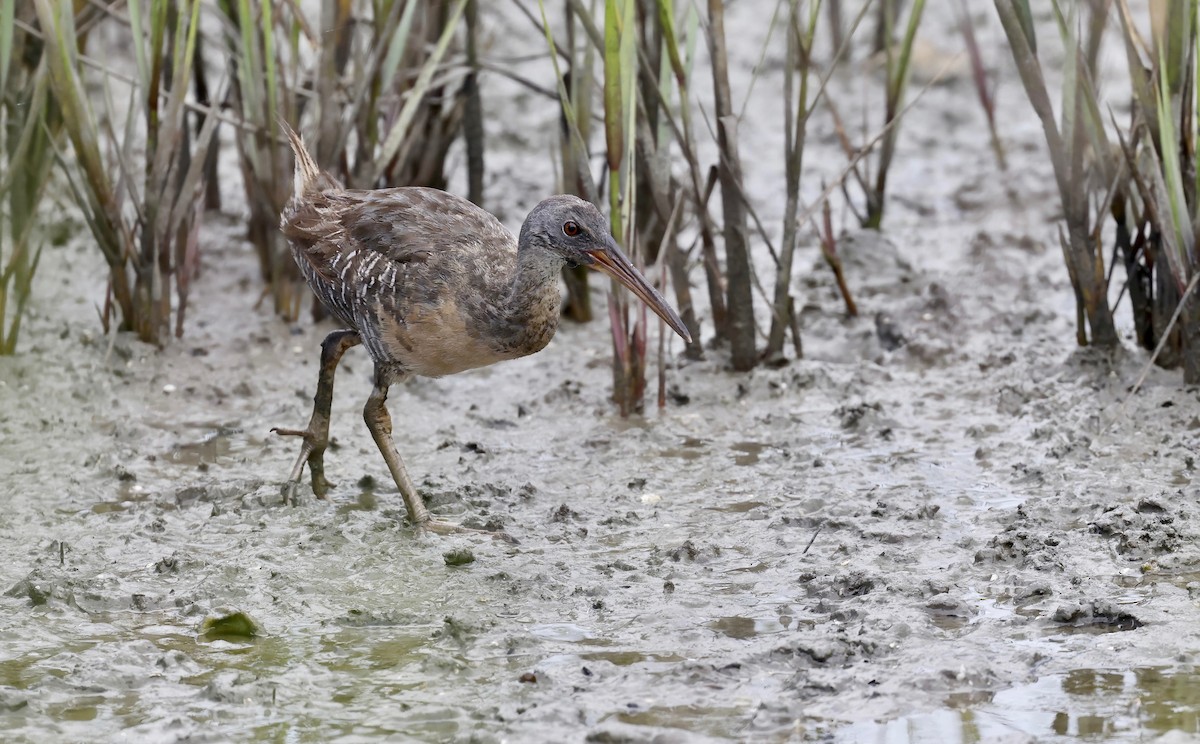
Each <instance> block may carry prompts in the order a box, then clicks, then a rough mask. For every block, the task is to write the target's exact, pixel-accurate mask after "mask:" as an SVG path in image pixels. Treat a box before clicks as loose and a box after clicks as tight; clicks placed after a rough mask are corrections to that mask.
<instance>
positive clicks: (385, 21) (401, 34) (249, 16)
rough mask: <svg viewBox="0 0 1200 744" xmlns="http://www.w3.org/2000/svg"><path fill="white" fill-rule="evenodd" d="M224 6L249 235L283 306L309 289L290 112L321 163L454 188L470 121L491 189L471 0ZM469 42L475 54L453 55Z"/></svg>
mask: <svg viewBox="0 0 1200 744" xmlns="http://www.w3.org/2000/svg"><path fill="white" fill-rule="evenodd" d="M218 7H219V8H220V10H221V15H222V18H223V19H224V21H225V28H226V33H225V35H224V39H225V44H226V50H227V56H228V60H229V65H230V68H231V69H230V75H231V77H232V79H233V80H234V81H235V84H234V89H233V92H234V102H235V105H236V107H237V109H238V111H239V114H240V118H241V122H242V126H241V127H239V128H238V129H237V143H238V154H239V160H240V162H241V168H242V174H243V181H244V183H245V188H246V196H247V203H248V206H249V210H250V219H249V224H248V230H247V237H248V239H249V240H250V242H251V243H252V244H253V245H254V247H255V250H256V252H257V254H258V258H259V264H260V269H261V273H262V276H263V279H264V282H265V286H266V289H265V292H266V294H268V295H269V296H270V297H271V298H272V302H273V306H274V309H275V311H276V312H278V313H279V314H281V315H282V316H283V317H285V318H288V319H295V318H297V317H298V316H299V313H300V309H301V308H300V306H301V301H302V300H303V299H304V298H305V297H307V296H309V292H308V290H307V289H306V288H305V287H304V285H303V282H301V281H300V278H299V274H298V272H297V270H296V268H295V264H294V262H293V261H292V258H291V255H290V253H289V252H288V249H287V245H286V242H285V241H284V240H283V238H282V236H281V235H280V234H279V230H278V223H279V213H280V211H281V210H282V209H283V206H284V204H285V203H286V201H287V199H288V197H289V195H290V193H291V187H292V183H291V178H292V161H291V154H290V151H289V150H288V147H287V145H286V143H285V142H284V140H283V139H282V138H281V136H280V135H279V131H278V123H279V122H280V121H286V122H288V123H289V124H291V125H292V126H293V127H294V128H296V129H297V130H298V131H304V133H305V139H306V141H307V142H308V145H309V147H310V148H312V150H313V152H314V154H315V157H316V160H317V163H318V165H320V166H321V167H322V168H324V169H325V170H327V171H329V172H330V173H332V174H334V175H335V176H336V177H338V178H339V179H340V180H341V181H342V182H343V183H344V184H346V185H347V186H348V187H350V188H379V187H385V186H431V187H435V188H444V187H445V186H446V157H447V153H448V151H449V149H450V146H451V145H452V144H453V142H454V141H455V140H456V139H457V138H458V137H459V136H461V134H462V132H463V125H464V121H467V122H469V123H470V125H471V126H470V127H468V130H467V131H468V134H470V136H469V137H468V143H467V144H468V159H469V169H470V176H469V185H470V189H471V193H470V194H469V195H470V196H471V197H472V198H473V199H474V200H476V201H482V198H483V195H482V184H483V154H482V120H481V118H480V117H481V115H482V114H481V111H480V106H481V104H480V100H479V90H478V84H477V80H476V76H477V74H478V60H477V59H475V60H474V61H472V59H471V56H472V55H473V54H475V52H474V51H473V50H474V42H473V41H471V39H473V34H472V33H470V32H467V33H462V30H463V29H464V27H468V26H470V24H466V23H464V17H465V16H466V9H467V7H468V0H446V1H441V0H430V1H429V2H418V1H417V0H379V1H378V2H365V1H364V0H358V1H355V0H336V1H335V0H330V1H329V2H324V3H322V4H321V6H320V13H319V17H317V18H308V17H306V16H305V15H304V14H303V12H302V9H301V6H300V5H297V4H295V3H292V2H289V1H287V0H269V1H264V2H252V0H218ZM464 37H465V38H464ZM460 48H462V49H465V50H466V57H467V58H466V61H465V62H464V60H462V59H459V60H455V61H453V62H452V61H451V60H450V59H449V55H450V53H451V51H452V50H456V49H460ZM472 101H473V103H471V102H472ZM469 112H473V113H470V116H468V113H469ZM302 122H303V124H302ZM317 307H318V306H317V305H316V304H315V303H314V310H316V309H317Z"/></svg>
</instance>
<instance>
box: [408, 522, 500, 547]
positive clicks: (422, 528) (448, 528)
mask: <svg viewBox="0 0 1200 744" xmlns="http://www.w3.org/2000/svg"><path fill="white" fill-rule="evenodd" d="M417 532H418V533H421V534H428V533H434V534H436V535H480V536H487V537H490V538H492V539H493V540H501V541H503V542H506V543H509V544H510V545H516V544H517V539H516V538H515V537H513V536H512V535H510V534H508V533H507V532H493V531H492V530H481V529H476V528H474V527H463V526H462V525H461V524H455V523H454V522H446V521H443V520H441V519H427V520H425V521H424V522H421V523H419V524H417Z"/></svg>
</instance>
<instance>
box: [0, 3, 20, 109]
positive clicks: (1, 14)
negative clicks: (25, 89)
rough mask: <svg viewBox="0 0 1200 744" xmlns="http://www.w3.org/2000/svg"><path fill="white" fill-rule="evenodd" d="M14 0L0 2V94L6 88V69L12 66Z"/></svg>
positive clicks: (2, 93)
mask: <svg viewBox="0 0 1200 744" xmlns="http://www.w3.org/2000/svg"><path fill="white" fill-rule="evenodd" d="M16 5H17V4H16V3H15V2H0V95H4V93H5V92H6V91H7V90H8V71H9V69H10V68H11V67H12V55H13V26H14V25H15V17H14V13H15V12H16Z"/></svg>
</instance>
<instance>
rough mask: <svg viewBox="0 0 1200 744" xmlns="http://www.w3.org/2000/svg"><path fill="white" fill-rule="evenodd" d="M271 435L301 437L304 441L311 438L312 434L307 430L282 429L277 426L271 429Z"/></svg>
mask: <svg viewBox="0 0 1200 744" xmlns="http://www.w3.org/2000/svg"><path fill="white" fill-rule="evenodd" d="M271 433H272V434H278V435H279V436H281V437H303V438H305V439H312V437H313V433H312V432H311V431H309V430H308V429H283V428H280V427H278V426H274V427H271Z"/></svg>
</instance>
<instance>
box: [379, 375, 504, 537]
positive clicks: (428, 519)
mask: <svg viewBox="0 0 1200 744" xmlns="http://www.w3.org/2000/svg"><path fill="white" fill-rule="evenodd" d="M388 386H389V382H388V379H387V377H386V376H385V374H384V373H383V371H382V370H381V369H379V368H378V367H376V369H375V389H374V390H372V391H371V396H370V397H369V398H367V405H366V406H365V407H363V420H364V421H366V422H367V429H369V430H370V431H371V438H372V439H374V440H375V444H376V446H378V447H379V452H380V454H382V455H383V461H384V462H386V463H387V466H388V470H389V471H390V472H391V474H392V480H394V481H395V482H396V488H398V489H400V495H401V497H403V498H404V507H405V508H406V509H407V510H408V520H409V521H410V522H412V523H413V526H414V527H416V528H417V529H418V530H420V531H429V532H437V533H439V534H443V535H444V534H449V533H454V532H474V533H480V534H486V535H488V536H489V537H493V538H496V539H499V540H506V541H508V542H516V541H515V540H513V539H512V538H511V537H509V536H508V535H507V534H505V533H503V532H488V531H486V530H474V529H470V528H468V527H461V526H459V525H457V524H451V523H449V522H443V521H440V520H437V519H434V518H433V517H432V516H430V514H429V510H428V509H426V508H425V502H423V501H421V497H420V496H419V495H418V494H417V489H416V487H415V486H413V482H412V479H411V478H409V477H408V471H407V470H405V469H404V461H403V460H401V459H400V453H399V452H397V451H396V443H395V442H394V441H392V417H391V414H389V413H388V410H387V405H386V403H387V394H388Z"/></svg>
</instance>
